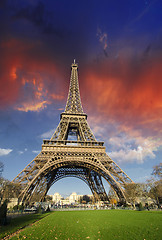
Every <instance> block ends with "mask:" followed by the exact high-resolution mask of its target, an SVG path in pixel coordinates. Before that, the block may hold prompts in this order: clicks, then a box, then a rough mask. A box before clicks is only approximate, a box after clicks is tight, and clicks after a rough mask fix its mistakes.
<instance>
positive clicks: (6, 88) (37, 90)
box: [0, 39, 64, 111]
mask: <svg viewBox="0 0 162 240" xmlns="http://www.w3.org/2000/svg"><path fill="white" fill-rule="evenodd" d="M42 49H43V48H42V46H41V43H40V42H25V41H24V42H23V41H20V40H17V39H11V40H9V41H6V42H2V43H1V44H0V50H1V59H0V108H1V109H2V108H6V107H7V106H13V107H14V108H15V109H17V110H19V111H40V110H41V109H44V108H45V107H46V106H47V104H50V103H52V101H56V100H57V101H61V100H62V99H63V98H64V96H62V95H61V94H60V89H62V88H61V85H62V82H61V81H60V79H61V77H60V75H59V71H58V67H57V66H56V64H55V62H54V61H52V60H51V59H48V57H47V56H46V55H45V54H46V53H44V52H42V51H44V50H42ZM37 52H39V56H38V54H37ZM31 99H32V101H31ZM32 102H33V103H32ZM32 104H33V106H32ZM15 106H16V107H15Z"/></svg>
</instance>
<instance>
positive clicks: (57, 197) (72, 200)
mask: <svg viewBox="0 0 162 240" xmlns="http://www.w3.org/2000/svg"><path fill="white" fill-rule="evenodd" d="M87 196H88V197H90V198H92V197H93V195H87ZM51 197H52V200H53V202H54V203H59V204H61V205H64V204H65V205H69V204H74V203H79V201H80V198H82V197H83V195H78V194H77V193H76V192H73V193H72V194H70V196H69V197H67V198H66V199H64V198H63V197H62V196H61V195H60V194H59V193H55V194H54V195H51Z"/></svg>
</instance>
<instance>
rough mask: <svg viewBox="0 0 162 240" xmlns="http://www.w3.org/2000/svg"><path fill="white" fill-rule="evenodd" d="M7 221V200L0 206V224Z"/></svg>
mask: <svg viewBox="0 0 162 240" xmlns="http://www.w3.org/2000/svg"><path fill="white" fill-rule="evenodd" d="M6 223H7V200H5V201H4V203H3V204H2V205H1V206H0V225H5V224H6Z"/></svg>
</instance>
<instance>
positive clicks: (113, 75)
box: [83, 57, 162, 132]
mask: <svg viewBox="0 0 162 240" xmlns="http://www.w3.org/2000/svg"><path fill="white" fill-rule="evenodd" d="M161 63H162V59H161V58H155V59H154V60H152V61H145V62H144V61H140V60H138V62H132V60H131V59H126V58H124V57H123V58H120V59H118V60H115V61H111V60H108V61H106V62H102V63H98V64H94V65H92V66H91V67H90V68H89V69H88V70H87V71H86V74H85V80H86V81H85V82H84V86H83V87H84V89H88V90H89V92H88V105H87V107H88V109H89V111H93V112H94V109H95V112H96V114H97V115H98V116H99V115H100V116H102V118H103V120H104V121H105V120H106V121H111V122H112V121H114V122H116V123H118V124H120V126H122V128H123V129H124V128H125V129H126V128H127V129H128V128H135V127H137V126H138V127H139V128H141V127H142V128H148V129H147V130H148V131H149V130H150V131H152V130H154V131H156V132H159V131H161V125H162V80H161V79H162V67H161V66H162V64H161ZM86 98H87V96H86ZM86 100H87V99H86ZM85 104H87V103H85ZM83 106H84V104H83Z"/></svg>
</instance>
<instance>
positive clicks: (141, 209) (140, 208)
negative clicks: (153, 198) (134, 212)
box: [138, 202, 143, 211]
mask: <svg viewBox="0 0 162 240" xmlns="http://www.w3.org/2000/svg"><path fill="white" fill-rule="evenodd" d="M138 210H139V211H143V206H142V203H141V202H140V203H139V206H138Z"/></svg>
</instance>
